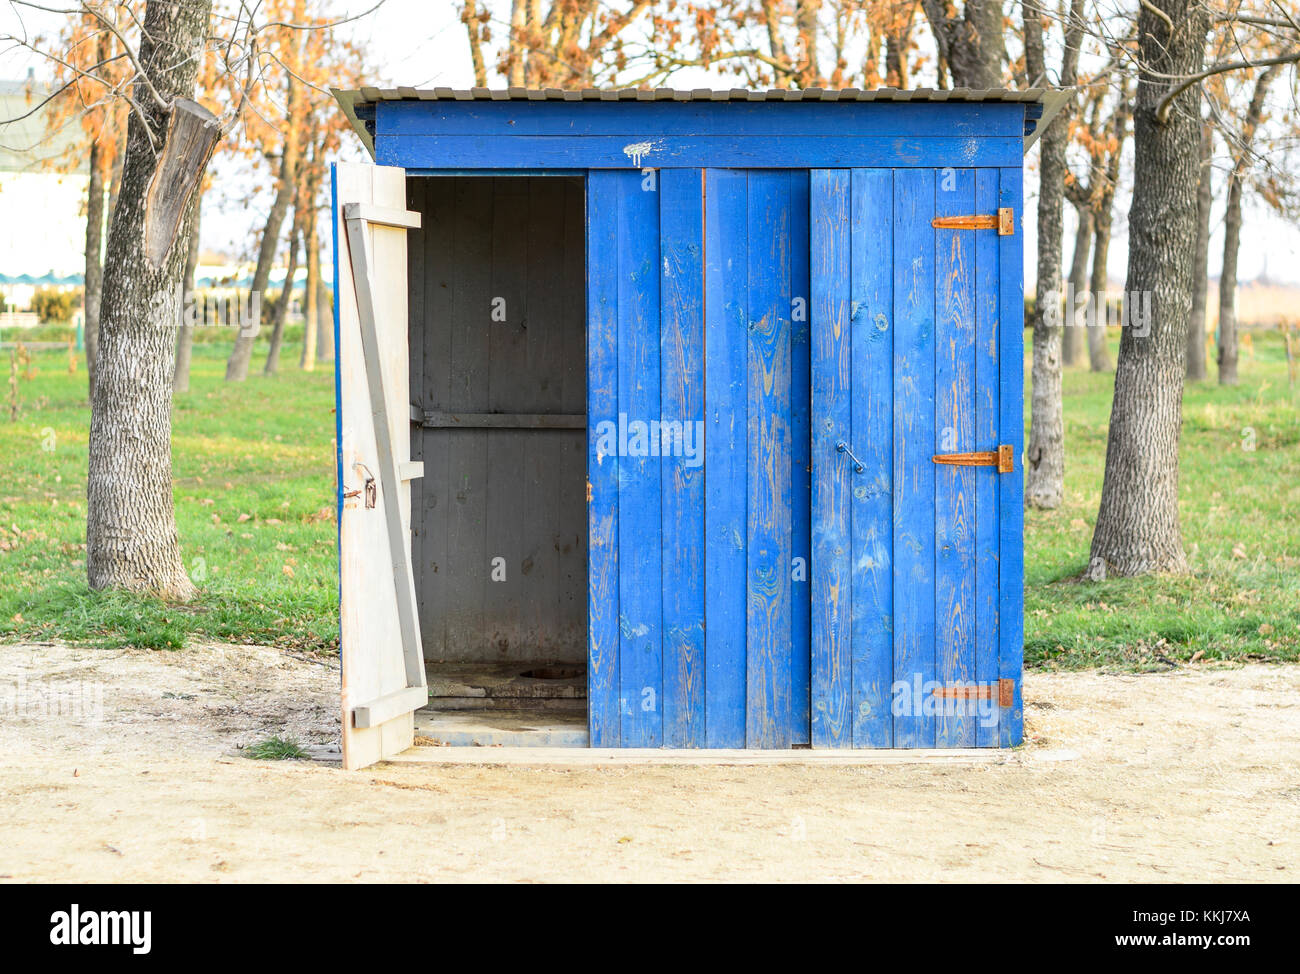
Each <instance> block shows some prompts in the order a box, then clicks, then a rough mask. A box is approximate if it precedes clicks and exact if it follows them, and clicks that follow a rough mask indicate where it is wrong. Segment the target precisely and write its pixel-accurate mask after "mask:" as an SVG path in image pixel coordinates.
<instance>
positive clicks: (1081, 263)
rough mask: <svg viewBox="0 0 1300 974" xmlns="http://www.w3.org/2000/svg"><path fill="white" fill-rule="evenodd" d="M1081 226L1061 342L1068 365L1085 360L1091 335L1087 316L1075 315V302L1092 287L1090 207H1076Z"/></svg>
mask: <svg viewBox="0 0 1300 974" xmlns="http://www.w3.org/2000/svg"><path fill="white" fill-rule="evenodd" d="M1075 209H1076V210H1077V212H1078V217H1079V226H1078V228H1077V229H1076V230H1075V232H1074V258H1073V260H1071V262H1070V287H1069V290H1068V296H1067V299H1066V307H1065V325H1066V328H1065V335H1064V336H1063V341H1062V344H1061V360H1062V361H1063V362H1064V363H1065V364H1066V365H1074V364H1075V363H1077V362H1082V361H1083V349H1084V340H1085V338H1086V337H1087V336H1086V334H1085V329H1084V326H1085V325H1086V324H1087V319H1086V317H1085V316H1084V315H1079V316H1078V317H1077V318H1076V317H1075V314H1074V310H1075V308H1077V307H1078V304H1076V303H1072V302H1075V301H1077V299H1078V298H1079V297H1080V296H1082V295H1083V294H1084V293H1085V292H1086V291H1087V290H1088V258H1089V256H1091V254H1092V211H1091V210H1090V209H1088V207H1086V206H1079V207H1076V208H1075Z"/></svg>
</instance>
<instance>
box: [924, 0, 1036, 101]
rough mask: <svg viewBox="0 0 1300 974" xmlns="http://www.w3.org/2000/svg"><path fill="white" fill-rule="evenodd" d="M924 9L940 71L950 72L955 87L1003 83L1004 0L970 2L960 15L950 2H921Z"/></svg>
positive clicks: (987, 85) (932, 0)
mask: <svg viewBox="0 0 1300 974" xmlns="http://www.w3.org/2000/svg"><path fill="white" fill-rule="evenodd" d="M921 7H922V8H923V9H924V10H925V16H926V19H927V20H928V21H930V29H931V31H933V33H934V40H935V45H936V46H937V47H938V49H939V65H940V72H941V73H942V72H943V71H944V70H945V69H946V70H947V72H948V74H949V75H950V76H951V78H952V84H953V87H954V88H996V87H998V86H999V85H1001V84H1002V63H1003V62H1004V61H1005V60H1006V45H1005V44H1004V43H1003V40H1002V3H1001V0H966V2H965V4H964V5H963V8H962V10H961V11H960V12H959V11H958V10H957V9H956V4H955V3H950V2H948V0H921ZM1039 36H1040V38H1041V36H1042V33H1041V26H1040V27H1039ZM1040 50H1041V48H1040ZM1031 73H1032V71H1031Z"/></svg>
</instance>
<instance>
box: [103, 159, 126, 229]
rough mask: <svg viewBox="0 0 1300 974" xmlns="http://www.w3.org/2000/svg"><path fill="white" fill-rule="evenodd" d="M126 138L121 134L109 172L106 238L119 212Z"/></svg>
mask: <svg viewBox="0 0 1300 974" xmlns="http://www.w3.org/2000/svg"><path fill="white" fill-rule="evenodd" d="M126 139H127V136H126V134H125V133H123V135H122V136H121V142H119V143H118V145H117V151H116V152H115V153H114V154H113V168H112V170H111V171H110V172H109V174H108V212H107V213H105V214H104V222H105V226H104V239H105V240H107V239H108V235H109V234H110V233H112V232H113V216H114V214H116V213H117V197H118V194H119V193H120V192H121V190H122V165H123V163H124V162H125V161H126Z"/></svg>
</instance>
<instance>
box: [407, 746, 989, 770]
mask: <svg viewBox="0 0 1300 974" xmlns="http://www.w3.org/2000/svg"><path fill="white" fill-rule="evenodd" d="M1010 753H1011V752H1010V751H1008V750H1006V749H1004V748H925V749H922V748H917V749H914V750H886V749H875V748H835V749H826V750H813V749H811V748H799V749H794V750H783V751H760V750H753V751H751V750H745V749H732V748H700V749H674V748H631V747H627V748H618V747H612V748H611V747H419V746H417V747H412V748H409V749H407V750H405V751H403V752H402V753H400V754H396V755H394V756H393V757H390V758H387V759H386V760H388V761H391V762H392V763H394V764H501V765H528V766H533V767H549V768H593V767H624V768H625V767H636V766H646V765H663V766H670V767H684V766H693V765H701V766H706V767H709V766H712V767H758V766H767V765H776V764H792V765H805V766H822V767H868V766H873V765H895V764H955V765H962V764H970V765H975V764H1000V763H1002V762H1004V761H1006V760H1007V758H1008V756H1009V755H1010Z"/></svg>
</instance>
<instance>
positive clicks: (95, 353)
mask: <svg viewBox="0 0 1300 974" xmlns="http://www.w3.org/2000/svg"><path fill="white" fill-rule="evenodd" d="M103 249H104V154H103V150H102V149H100V147H99V142H98V141H95V142H91V144H90V184H89V185H88V186H87V187H86V270H85V283H86V287H85V291H84V294H85V298H84V301H83V309H84V311H85V319H86V325H85V342H86V375H87V378H88V380H89V383H90V386H89V388H90V393H89V398H90V401H91V402H93V401H94V399H95V366H96V364H97V363H98V360H99V302H100V297H101V295H102V293H103V287H104V261H103Z"/></svg>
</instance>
